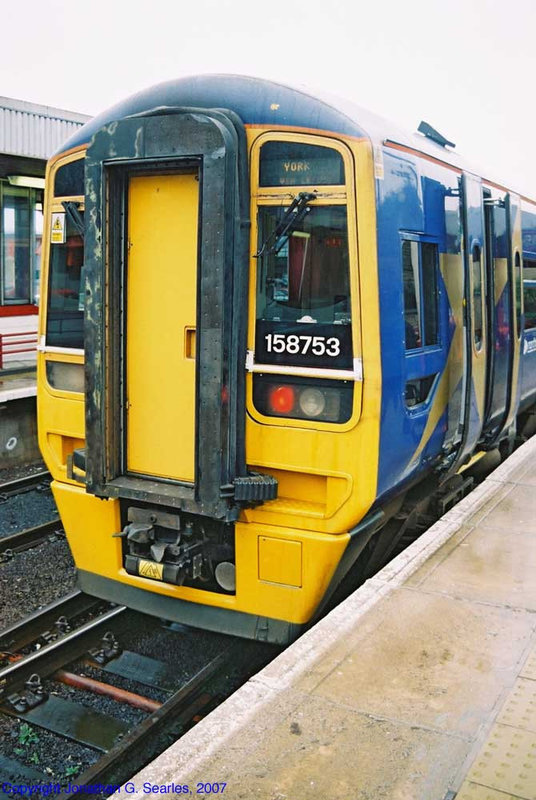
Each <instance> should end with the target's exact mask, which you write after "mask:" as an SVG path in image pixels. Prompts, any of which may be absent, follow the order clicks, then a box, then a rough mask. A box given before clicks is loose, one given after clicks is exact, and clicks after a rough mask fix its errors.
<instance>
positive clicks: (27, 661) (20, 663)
mask: <svg viewBox="0 0 536 800" xmlns="http://www.w3.org/2000/svg"><path fill="white" fill-rule="evenodd" d="M127 613H128V609H127V608H126V606H116V607H115V608H111V609H108V610H107V611H105V612H104V613H103V614H101V615H99V616H98V617H96V618H95V619H91V620H89V621H88V622H86V623H84V625H81V626H80V627H79V628H76V630H74V631H70V632H69V633H65V634H64V635H62V636H60V637H59V638H58V639H56V640H55V641H53V642H50V643H49V644H46V645H44V646H43V647H42V648H41V649H40V650H36V651H35V652H33V653H30V654H29V655H27V656H25V657H24V658H22V659H20V660H17V661H14V662H12V663H11V664H8V665H7V666H5V667H3V668H2V669H0V700H2V699H4V700H5V698H6V697H7V695H8V694H10V693H11V692H13V691H14V690H17V689H20V688H21V687H22V686H24V684H25V682H26V681H27V680H28V678H30V676H31V675H33V674H35V673H37V674H38V675H39V677H40V678H46V677H48V676H49V675H51V674H52V673H53V672H56V670H58V669H61V668H62V667H64V666H65V665H66V664H68V663H69V662H71V661H74V660H75V659H77V658H79V657H80V656H82V655H83V654H84V653H85V652H86V651H87V650H88V648H90V647H91V646H93V645H96V644H98V643H99V641H100V640H101V639H102V636H103V633H105V632H106V630H107V629H108V628H109V626H110V624H114V626H115V625H117V624H118V622H119V620H120V619H121V618H123V619H122V620H121V621H122V622H126V619H127Z"/></svg>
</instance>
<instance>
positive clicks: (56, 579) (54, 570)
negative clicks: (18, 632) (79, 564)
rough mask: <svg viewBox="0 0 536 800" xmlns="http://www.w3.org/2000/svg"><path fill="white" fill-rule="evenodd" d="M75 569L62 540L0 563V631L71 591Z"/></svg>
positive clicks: (65, 543) (48, 543) (49, 542)
mask: <svg viewBox="0 0 536 800" xmlns="http://www.w3.org/2000/svg"><path fill="white" fill-rule="evenodd" d="M74 584H75V569H74V562H73V559H72V556H71V552H70V550H69V547H68V545H67V542H66V541H65V539H63V538H61V539H57V540H56V541H47V542H43V543H42V544H40V545H38V546H37V547H32V548H31V550H25V551H24V552H22V553H16V554H15V555H14V556H13V557H12V558H10V559H9V560H7V561H0V630H3V629H4V628H7V627H9V626H10V625H12V624H13V623H15V622H18V620H20V619H22V618H23V617H26V616H27V615H28V614H31V613H32V612H33V611H36V610H37V609H38V608H42V607H43V606H45V605H48V603H51V602H52V601H53V600H56V599H57V598H59V597H63V596H64V595H66V594H68V593H69V592H70V591H72V590H73V588H74Z"/></svg>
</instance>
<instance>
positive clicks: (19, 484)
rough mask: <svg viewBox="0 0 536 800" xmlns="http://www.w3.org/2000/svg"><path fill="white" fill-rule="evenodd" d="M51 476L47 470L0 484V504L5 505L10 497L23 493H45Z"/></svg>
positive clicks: (48, 487) (48, 488)
mask: <svg viewBox="0 0 536 800" xmlns="http://www.w3.org/2000/svg"><path fill="white" fill-rule="evenodd" d="M51 477H52V476H51V475H50V472H48V470H44V471H42V472H36V473H35V474H34V475H26V476H25V477H24V478H17V479H16V480H12V481H7V482H6V483H1V484H0V503H5V502H6V500H8V499H9V498H10V497H13V495H16V494H23V492H33V491H38V492H46V491H49V490H50V481H51Z"/></svg>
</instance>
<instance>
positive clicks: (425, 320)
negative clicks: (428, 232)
mask: <svg viewBox="0 0 536 800" xmlns="http://www.w3.org/2000/svg"><path fill="white" fill-rule="evenodd" d="M437 263H438V251H437V245H436V244H433V243H431V242H421V241H417V240H413V239H411V240H410V239H404V240H403V241H402V276H403V283H404V329H405V330H404V337H405V344H406V350H416V349H418V348H420V347H429V346H430V345H436V344H437V343H438V319H437Z"/></svg>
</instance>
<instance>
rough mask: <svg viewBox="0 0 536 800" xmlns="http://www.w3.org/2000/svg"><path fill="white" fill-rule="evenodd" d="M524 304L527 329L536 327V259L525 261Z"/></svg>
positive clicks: (525, 327) (525, 326)
mask: <svg viewBox="0 0 536 800" xmlns="http://www.w3.org/2000/svg"><path fill="white" fill-rule="evenodd" d="M523 304H524V309H525V324H524V329H525V330H526V331H528V330H533V329H534V328H536V261H527V260H526V259H524V261H523Z"/></svg>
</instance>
